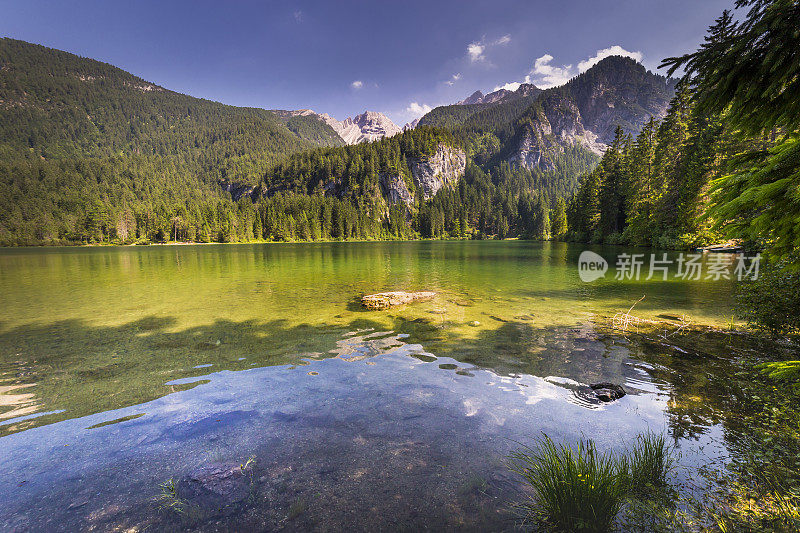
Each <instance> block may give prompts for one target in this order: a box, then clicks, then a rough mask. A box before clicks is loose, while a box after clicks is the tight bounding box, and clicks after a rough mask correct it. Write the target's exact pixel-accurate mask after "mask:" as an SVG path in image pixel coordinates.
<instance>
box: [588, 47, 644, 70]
mask: <svg viewBox="0 0 800 533" xmlns="http://www.w3.org/2000/svg"><path fill="white" fill-rule="evenodd" d="M609 56H622V57H630V58H631V59H635V60H636V61H638V62H639V63H641V62H642V53H641V52H629V51H627V50H625V49H624V48H622V47H621V46H620V45H618V44H615V45H614V46H609V47H608V48H603V49H602V50H598V51H597V54H596V55H595V56H594V57H590V58H589V59H587V60H586V61H581V62H580V63H578V72H586V71H587V70H589V69H590V68H592V67H593V66H595V65H596V64H598V63H599V62H600V61H602V60H603V59H605V58H607V57H609Z"/></svg>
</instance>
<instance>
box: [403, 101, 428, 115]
mask: <svg viewBox="0 0 800 533" xmlns="http://www.w3.org/2000/svg"><path fill="white" fill-rule="evenodd" d="M431 109H433V108H432V107H431V106H429V105H428V104H418V103H417V102H411V103H410V104H408V107H407V108H406V115H407V116H408V117H409V118H411V119H415V118H419V117H421V116H422V115H426V114H428V113H430V112H431Z"/></svg>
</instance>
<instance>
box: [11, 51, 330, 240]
mask: <svg viewBox="0 0 800 533" xmlns="http://www.w3.org/2000/svg"><path fill="white" fill-rule="evenodd" d="M342 144H344V143H343V141H342V140H341V139H340V137H339V136H338V134H337V133H336V132H335V131H334V130H333V129H332V128H331V127H330V126H328V125H327V124H325V123H324V122H322V121H320V120H318V119H317V118H316V117H311V116H279V115H277V114H275V113H272V112H270V111H267V110H264V109H254V108H241V107H234V106H228V105H224V104H221V103H218V102H212V101H209V100H203V99H200V98H194V97H191V96H187V95H184V94H180V93H177V92H174V91H170V90H168V89H166V88H164V87H161V86H159V85H158V84H156V83H153V82H149V81H147V80H144V79H142V78H139V77H138V76H135V75H133V74H130V73H128V72H125V71H123V70H121V69H119V68H116V67H114V66H112V65H109V64H107V63H102V62H99V61H94V60H91V59H86V58H82V57H79V56H76V55H73V54H69V53H66V52H62V51H59V50H54V49H51V48H46V47H44V46H39V45H35V44H30V43H26V42H23V41H18V40H14V39H8V38H3V39H0V190H2V194H1V195H0V243H6V244H24V243H40V242H75V241H78V242H81V241H84V242H87V241H92V240H95V239H96V238H97V236H99V235H108V234H110V233H112V231H111V230H112V229H113V233H115V234H117V235H129V234H130V228H132V227H138V228H148V229H145V230H143V231H142V233H147V234H158V235H163V234H165V233H169V230H168V229H166V227H168V224H169V222H168V221H169V218H168V217H169V216H170V215H169V214H170V213H172V214H173V215H176V213H181V214H180V215H179V216H182V218H184V219H185V218H186V216H187V213H189V212H192V213H206V215H203V217H204V218H205V219H207V220H208V221H209V226H210V227H213V225H212V224H211V222H210V221H211V218H210V217H212V216H214V217H216V216H217V215H216V214H215V213H221V212H222V211H220V210H219V209H218V206H219V205H222V204H221V202H222V203H224V202H225V201H227V202H230V195H229V193H227V192H225V190H223V188H221V187H220V183H221V182H236V183H240V184H251V185H255V184H257V183H258V182H259V181H260V180H261V178H262V177H263V175H264V173H265V172H266V171H267V169H268V168H271V167H272V166H274V165H275V164H276V163H278V162H279V161H281V160H282V159H284V158H285V157H287V156H288V155H290V154H292V153H296V152H301V151H305V150H309V149H313V148H317V147H320V146H338V145H342ZM166 206H169V207H168V208H167V207H166ZM224 209H226V210H229V209H230V207H225V208H224ZM209 213H210V214H209ZM137 219H138V220H137ZM213 224H214V225H216V224H219V222H214V223H213ZM117 226H119V227H117ZM220 227H221V226H220ZM151 229H152V232H154V233H151ZM118 230H119V231H118ZM226 231H227V230H226Z"/></svg>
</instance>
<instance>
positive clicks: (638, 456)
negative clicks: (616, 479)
mask: <svg viewBox="0 0 800 533" xmlns="http://www.w3.org/2000/svg"><path fill="white" fill-rule="evenodd" d="M623 462H624V463H625V466H626V468H625V470H627V476H628V491H629V492H630V493H631V494H633V495H642V494H649V493H652V492H653V491H655V490H658V489H661V488H663V487H665V486H666V485H667V477H668V476H669V473H670V472H671V471H672V468H673V466H674V465H675V458H674V457H673V455H672V449H671V448H670V446H669V445H668V444H667V441H666V438H665V437H664V435H656V434H655V433H651V432H647V433H642V434H641V435H639V436H638V437H636V444H634V446H633V448H631V450H630V451H629V452H628V455H627V456H625V457H624V460H623Z"/></svg>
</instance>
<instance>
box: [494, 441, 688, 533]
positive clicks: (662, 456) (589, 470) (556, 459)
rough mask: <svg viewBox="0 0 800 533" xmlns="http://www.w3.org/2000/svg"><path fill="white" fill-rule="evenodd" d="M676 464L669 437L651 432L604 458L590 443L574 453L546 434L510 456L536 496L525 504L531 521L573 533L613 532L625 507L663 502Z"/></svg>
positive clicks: (604, 455) (579, 447) (592, 443)
mask: <svg viewBox="0 0 800 533" xmlns="http://www.w3.org/2000/svg"><path fill="white" fill-rule="evenodd" d="M673 465H674V458H673V455H672V450H671V448H670V447H669V445H668V444H667V442H666V438H665V437H664V436H663V435H656V434H653V433H650V432H648V433H643V434H641V435H639V436H638V437H637V438H636V444H635V445H634V446H633V447H632V448H631V449H630V450H629V451H628V453H627V454H624V455H615V454H613V453H611V452H609V453H605V454H601V453H599V452H598V451H597V447H596V446H595V444H594V442H593V441H591V440H588V441H581V442H580V443H579V444H578V447H577V448H573V447H570V446H566V445H563V444H561V445H557V444H555V443H554V442H553V441H552V439H550V437H548V436H547V435H543V436H542V438H540V439H539V441H538V443H537V445H536V446H535V447H534V448H530V447H527V446H526V447H523V448H521V449H520V450H518V451H515V452H513V453H512V454H511V455H510V456H509V467H510V469H511V470H512V471H513V472H515V473H517V474H519V475H520V476H521V477H522V478H523V480H524V481H525V483H526V484H527V485H528V486H529V487H530V488H531V490H532V491H533V494H532V497H531V499H530V500H529V501H527V502H525V503H523V504H522V505H521V507H522V509H523V511H524V512H525V514H526V515H527V517H528V518H534V519H538V520H539V521H542V522H544V523H545V524H547V525H548V526H549V527H551V528H552V529H555V530H557V531H570V532H571V531H598V532H599V531H609V530H610V529H611V527H612V524H613V522H614V521H615V519H616V518H617V515H618V513H619V512H620V510H621V509H622V507H623V505H624V504H625V503H626V502H628V503H631V502H633V503H635V504H636V506H641V505H642V504H643V503H646V502H647V501H648V499H649V498H655V499H659V500H660V499H663V496H664V494H663V490H664V489H665V488H666V487H667V483H668V480H667V477H668V475H669V473H670V472H671V471H672V469H673ZM632 498H635V499H636V500H631V499H632ZM639 499H641V501H639Z"/></svg>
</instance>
